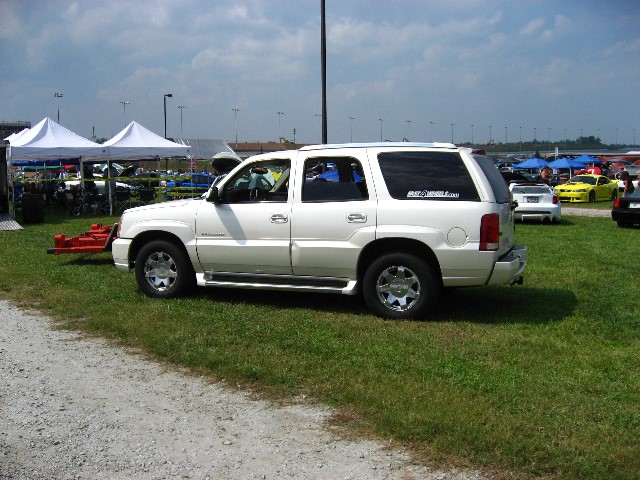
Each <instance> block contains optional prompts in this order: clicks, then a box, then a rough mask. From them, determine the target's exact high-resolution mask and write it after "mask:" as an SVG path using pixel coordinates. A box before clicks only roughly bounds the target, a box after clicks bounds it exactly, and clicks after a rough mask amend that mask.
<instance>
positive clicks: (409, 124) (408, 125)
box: [405, 120, 411, 140]
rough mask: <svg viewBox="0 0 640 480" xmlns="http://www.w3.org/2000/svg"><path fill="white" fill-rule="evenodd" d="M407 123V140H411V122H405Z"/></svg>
mask: <svg viewBox="0 0 640 480" xmlns="http://www.w3.org/2000/svg"><path fill="white" fill-rule="evenodd" d="M405 122H407V140H409V139H410V138H411V131H410V129H411V120H405Z"/></svg>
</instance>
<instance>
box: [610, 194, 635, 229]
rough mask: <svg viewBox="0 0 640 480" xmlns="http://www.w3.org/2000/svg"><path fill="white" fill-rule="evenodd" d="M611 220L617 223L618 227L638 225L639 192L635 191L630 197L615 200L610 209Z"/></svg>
mask: <svg viewBox="0 0 640 480" xmlns="http://www.w3.org/2000/svg"><path fill="white" fill-rule="evenodd" d="M611 218H613V220H614V221H615V222H618V226H619V227H631V226H633V225H634V224H640V190H639V189H636V190H635V191H634V192H633V193H632V194H631V195H627V196H626V197H618V198H616V199H615V201H614V202H613V208H612V209H611Z"/></svg>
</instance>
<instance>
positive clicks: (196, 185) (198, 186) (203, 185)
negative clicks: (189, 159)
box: [166, 173, 216, 199]
mask: <svg viewBox="0 0 640 480" xmlns="http://www.w3.org/2000/svg"><path fill="white" fill-rule="evenodd" d="M215 179H216V177H215V176H214V175H211V174H208V173H191V174H189V175H186V176H182V177H179V178H176V179H174V180H168V181H167V193H166V197H167V198H168V199H175V198H185V197H186V198H189V197H199V196H200V195H202V194H203V193H205V192H206V191H207V190H209V187H210V186H211V184H212V183H213V181H214V180H215Z"/></svg>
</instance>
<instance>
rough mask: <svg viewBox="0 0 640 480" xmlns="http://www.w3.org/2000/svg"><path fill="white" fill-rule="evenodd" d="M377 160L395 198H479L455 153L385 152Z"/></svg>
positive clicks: (473, 199)
mask: <svg viewBox="0 0 640 480" xmlns="http://www.w3.org/2000/svg"><path fill="white" fill-rule="evenodd" d="M378 163H379V164H380V170H381V172H382V176H383V177H384V181H385V183H386V185H387V189H388V190H389V194H390V195H391V196H392V197H393V198H395V199H398V200H451V201H455V200H466V201H479V200H480V197H479V195H478V192H477V190H476V187H475V185H474V183H473V180H472V179H471V176H470V175H469V172H468V171H467V167H466V166H465V165H464V162H463V161H462V158H460V155H458V154H456V153H452V152H424V151H418V152H407V151H402V152H385V153H380V154H379V155H378ZM494 169H495V170H496V173H498V170H497V169H496V168H495V167H494ZM498 175H499V174H498ZM502 183H503V185H504V181H503V182H502ZM507 194H508V192H507Z"/></svg>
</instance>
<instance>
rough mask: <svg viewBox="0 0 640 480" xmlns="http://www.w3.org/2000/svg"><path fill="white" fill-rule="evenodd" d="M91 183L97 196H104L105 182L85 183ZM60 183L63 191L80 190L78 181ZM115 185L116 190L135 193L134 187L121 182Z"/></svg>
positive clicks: (93, 180)
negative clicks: (93, 184)
mask: <svg viewBox="0 0 640 480" xmlns="http://www.w3.org/2000/svg"><path fill="white" fill-rule="evenodd" d="M89 181H92V182H93V183H95V184H96V188H97V189H98V194H99V195H106V193H107V192H106V186H105V182H104V180H95V179H92V180H86V182H89ZM62 182H64V189H65V190H71V189H72V188H74V187H75V188H80V183H81V181H80V180H77V179H74V180H62ZM113 183H115V188H117V189H118V190H126V189H129V190H131V193H133V192H135V190H136V187H135V186H133V185H129V184H128V183H122V182H113Z"/></svg>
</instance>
